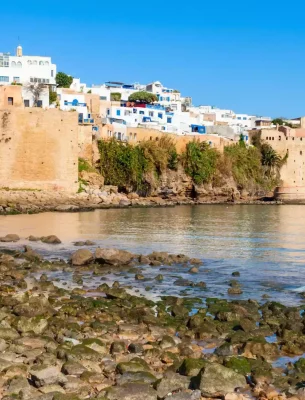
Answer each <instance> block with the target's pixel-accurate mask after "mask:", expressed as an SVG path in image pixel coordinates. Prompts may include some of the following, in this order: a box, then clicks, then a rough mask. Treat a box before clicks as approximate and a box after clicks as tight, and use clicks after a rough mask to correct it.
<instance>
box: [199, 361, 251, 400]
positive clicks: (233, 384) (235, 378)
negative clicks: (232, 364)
mask: <svg viewBox="0 0 305 400" xmlns="http://www.w3.org/2000/svg"><path fill="white" fill-rule="evenodd" d="M199 382H200V383H199V388H200V390H201V394H202V395H203V396H206V397H210V396H212V397H218V396H219V397H221V396H224V395H225V394H226V393H231V392H234V391H235V389H237V388H243V387H245V386H246V379H245V377H244V376H243V375H241V374H238V373H237V372H235V371H233V370H232V369H229V368H226V367H224V366H222V365H220V364H215V363H211V364H208V365H207V366H205V367H204V368H203V369H202V370H201V372H200V374H199Z"/></svg>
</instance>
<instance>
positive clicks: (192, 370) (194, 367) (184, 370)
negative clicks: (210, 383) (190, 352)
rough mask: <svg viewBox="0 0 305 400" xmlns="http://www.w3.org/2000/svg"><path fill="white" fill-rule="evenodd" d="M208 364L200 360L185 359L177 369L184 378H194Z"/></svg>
mask: <svg viewBox="0 0 305 400" xmlns="http://www.w3.org/2000/svg"><path fill="white" fill-rule="evenodd" d="M207 364H208V361H207V360H203V359H202V358H186V359H185V360H184V361H183V363H182V364H181V365H180V367H179V373H180V374H181V375H185V376H196V375H198V374H199V372H200V371H201V370H202V368H203V367H205V366H206V365H207Z"/></svg>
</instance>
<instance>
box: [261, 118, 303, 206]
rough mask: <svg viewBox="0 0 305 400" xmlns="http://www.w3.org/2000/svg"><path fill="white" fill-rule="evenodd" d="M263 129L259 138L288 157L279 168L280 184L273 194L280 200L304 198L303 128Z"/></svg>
mask: <svg viewBox="0 0 305 400" xmlns="http://www.w3.org/2000/svg"><path fill="white" fill-rule="evenodd" d="M303 123H304V121H302V127H301V128H300V129H292V128H289V127H284V126H282V127H279V128H278V129H264V130H262V131H261V139H262V140H263V141H265V142H266V143H269V144H270V145H271V146H272V147H273V149H274V150H275V151H276V152H277V153H279V154H280V155H281V156H282V157H284V156H285V154H286V153H287V152H288V159H287V162H286V163H285V165H284V166H283V167H282V168H281V180H282V184H281V186H280V187H278V188H276V191H275V196H276V198H278V199H280V200H288V201H289V200H305V128H304V127H303Z"/></svg>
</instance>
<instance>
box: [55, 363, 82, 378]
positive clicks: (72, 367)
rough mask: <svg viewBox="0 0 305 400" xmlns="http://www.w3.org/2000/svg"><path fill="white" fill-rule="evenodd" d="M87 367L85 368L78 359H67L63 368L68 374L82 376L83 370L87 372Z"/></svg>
mask: <svg viewBox="0 0 305 400" xmlns="http://www.w3.org/2000/svg"><path fill="white" fill-rule="evenodd" d="M86 371H87V368H85V367H84V366H83V365H82V364H80V363H78V362H76V361H67V362H66V363H65V364H64V365H63V366H62V369H61V372H63V373H64V374H66V375H77V376H80V375H81V374H82V373H83V372H86Z"/></svg>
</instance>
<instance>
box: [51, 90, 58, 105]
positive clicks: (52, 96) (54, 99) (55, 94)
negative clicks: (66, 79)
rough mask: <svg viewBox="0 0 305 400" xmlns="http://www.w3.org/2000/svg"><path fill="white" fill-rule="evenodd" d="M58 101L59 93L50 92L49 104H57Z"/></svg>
mask: <svg viewBox="0 0 305 400" xmlns="http://www.w3.org/2000/svg"><path fill="white" fill-rule="evenodd" d="M56 100H57V93H56V92H52V91H51V90H50V91H49V102H50V104H52V103H55V101H56Z"/></svg>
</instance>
